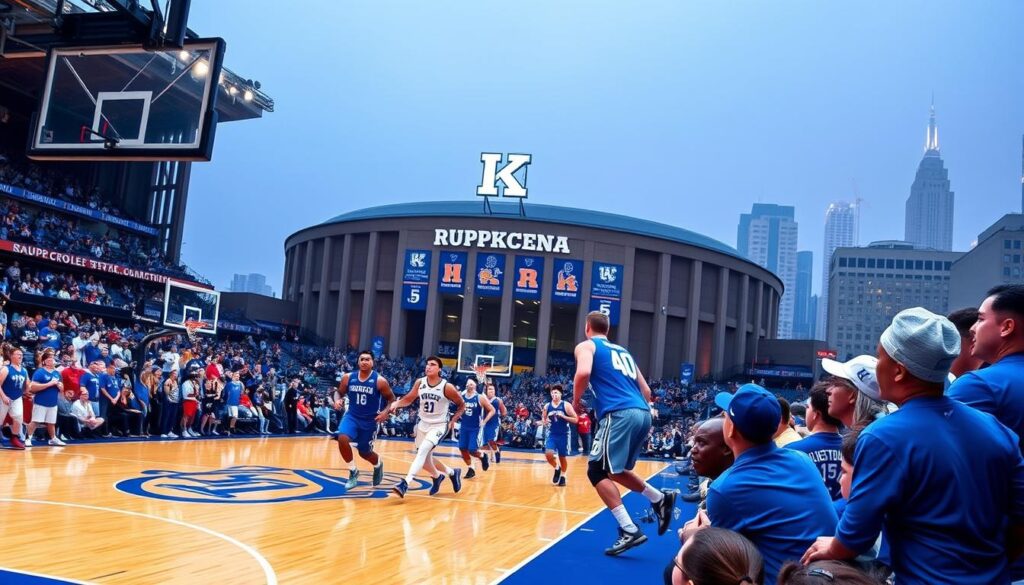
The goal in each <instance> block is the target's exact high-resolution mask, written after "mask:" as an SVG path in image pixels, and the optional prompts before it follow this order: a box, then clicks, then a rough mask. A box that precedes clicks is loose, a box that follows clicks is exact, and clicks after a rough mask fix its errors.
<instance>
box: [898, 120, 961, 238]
mask: <svg viewBox="0 0 1024 585" xmlns="http://www.w3.org/2000/svg"><path fill="white" fill-rule="evenodd" d="M904 239H905V240H906V241H908V242H910V243H913V244H916V245H918V246H922V247H925V248H932V249H935V250H945V251H949V250H952V249H953V192H952V191H951V190H950V189H949V174H948V172H947V171H946V167H945V165H944V164H943V163H942V157H941V156H940V155H939V128H938V126H937V125H936V124H935V104H934V103H932V109H931V119H930V120H929V122H928V130H927V133H926V135H925V141H924V158H922V159H921V164H919V165H918V167H917V175H916V176H915V177H914V184H913V185H911V186H910V197H909V198H908V199H907V208H906V231H905V236H904Z"/></svg>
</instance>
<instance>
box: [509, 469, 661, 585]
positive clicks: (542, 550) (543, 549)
mask: <svg viewBox="0 0 1024 585" xmlns="http://www.w3.org/2000/svg"><path fill="white" fill-rule="evenodd" d="M668 468H669V466H668V465H666V466H665V467H662V468H661V469H659V470H658V471H657V472H655V473H654V474H652V475H649V476H648V477H647V479H646V480H645V481H650V480H651V479H654V478H655V477H657V476H658V475H660V474H661V472H663V471H665V470H666V469H668ZM630 491H632V490H628V489H627V490H626V493H629V492H630ZM620 494H621V492H620ZM607 509H608V508H607V507H605V506H604V504H602V505H601V507H600V508H598V510H597V511H596V512H594V513H593V514H591V515H589V516H587V517H586V518H584V519H583V520H580V522H579V523H577V524H576V525H575V526H573V527H572V528H571V529H569V530H566V531H565V532H564V533H562V535H560V536H559V537H558V538H556V539H554V540H552V541H551V542H549V543H547V544H546V545H544V546H542V547H541V548H540V549H538V550H537V551H536V552H534V553H533V554H532V555H530V556H528V557H526V558H525V559H523V560H522V561H520V562H519V563H517V564H516V566H514V567H512V568H511V569H509V570H508V572H507V573H505V574H504V575H502V576H501V577H499V578H497V579H495V580H494V581H491V584H492V585H497V584H498V583H501V582H502V581H504V580H505V579H508V578H509V577H511V576H512V575H513V574H515V572H516V571H518V570H519V569H521V568H523V567H525V566H526V565H527V564H528V563H529V562H530V561H532V560H534V559H536V558H537V557H539V556H540V555H542V554H544V553H545V552H547V550H548V549H549V548H552V547H553V546H555V545H556V544H558V543H559V542H561V541H562V540H564V539H565V538H566V537H567V536H569V535H570V534H572V533H574V532H576V531H577V530H579V529H580V528H582V527H583V525H584V524H586V523H587V522H590V521H591V520H593V519H594V518H596V517H597V515H598V514H600V513H601V512H604V511H605V510H607Z"/></svg>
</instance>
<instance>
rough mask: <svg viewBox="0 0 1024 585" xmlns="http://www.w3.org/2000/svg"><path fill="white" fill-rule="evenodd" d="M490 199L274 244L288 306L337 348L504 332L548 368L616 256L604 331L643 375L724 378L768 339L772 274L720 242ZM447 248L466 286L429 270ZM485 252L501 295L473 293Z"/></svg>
mask: <svg viewBox="0 0 1024 585" xmlns="http://www.w3.org/2000/svg"><path fill="white" fill-rule="evenodd" d="M491 207H492V213H490V214H488V213H485V211H484V206H483V202H482V201H459V202H423V203H413V204H400V205H387V206H381V207H372V208H367V209H362V210H358V211H354V212H350V213H346V214H343V215H340V216H337V217H335V218H332V219H330V220H328V221H326V222H324V223H321V224H318V225H315V226H311V227H308V228H305V229H302V230H300V231H298V232H296V233H294V234H292V235H291V236H289V237H288V239H287V240H286V241H285V275H284V283H283V287H282V291H283V293H282V297H283V298H284V299H286V300H291V301H295V302H296V303H297V305H298V309H299V321H300V323H301V327H302V328H303V329H304V330H306V331H308V332H310V333H314V334H316V335H318V336H319V337H321V338H323V339H326V340H327V341H331V342H333V343H334V344H335V345H345V344H350V345H352V346H354V347H358V348H368V347H370V345H371V342H372V340H373V339H374V338H376V337H382V338H383V339H384V350H385V351H386V352H387V353H388V354H389V355H429V354H439V355H442V357H450V358H454V357H455V355H453V353H452V352H453V348H457V343H458V339H460V338H471V339H497V340H501V341H513V342H514V343H515V352H514V356H515V358H514V359H515V365H516V367H517V369H518V368H519V367H532V368H534V369H536V371H538V372H546V371H547V370H548V368H549V366H555V367H557V366H568V365H570V364H571V363H572V348H573V347H574V346H575V344H576V343H578V342H579V341H580V340H582V339H583V323H584V319H585V316H586V314H587V312H588V311H589V310H590V304H591V300H592V299H591V293H592V292H593V291H592V289H594V286H595V283H596V282H599V281H601V280H603V278H604V277H605V276H606V275H607V273H606V272H604V270H605V268H603V266H605V265H619V266H621V272H622V274H621V275H616V276H615V277H616V278H618V284H619V285H620V293H621V294H620V295H619V301H618V303H617V312H618V324H617V325H616V326H614V327H613V328H612V332H611V338H612V339H613V340H614V341H617V342H618V343H623V344H625V345H626V346H627V347H629V349H630V351H631V353H632V354H633V356H634V358H635V359H636V361H637V364H638V365H639V367H640V368H641V370H642V371H643V372H644V373H645V375H647V376H648V377H650V378H661V377H669V378H674V377H678V376H679V372H680V365H681V364H683V363H692V364H694V365H695V368H694V369H695V375H696V376H698V377H699V376H703V375H707V374H712V375H716V376H729V375H733V374H736V373H738V372H740V371H741V370H742V369H743V368H744V366H745V365H746V364H748V363H749V361H750V360H751V359H752V358H753V356H755V355H756V349H757V342H758V340H759V339H762V338H775V332H776V328H777V326H778V307H779V299H780V298H781V295H782V292H783V285H782V282H781V281H780V280H779V278H778V277H777V276H775V275H774V274H772V273H771V272H769V271H768V270H766V269H764V268H762V267H760V266H758V265H756V264H754V263H752V262H750V261H749V260H746V259H745V258H742V257H741V256H740V255H739V254H738V253H737V252H736V251H735V250H734V249H733V248H731V247H729V246H726V245H724V244H722V243H721V242H718V241H716V240H713V239H711V238H707V237H705V236H702V235H700V234H696V233H694V232H690V231H687V230H683V229H679V228H675V227H672V226H668V225H665V224H660V223H656V222H650V221H645V220H638V219H635V218H630V217H625V216H620V215H612V214H606V213H600V212H594V211H589V210H582V209H572V208H565V207H555V206H549V205H535V204H526V206H525V212H526V215H525V216H521V215H519V206H518V205H515V204H507V203H492V204H491ZM407 251H410V252H409V254H408V255H407ZM424 251H425V252H429V265H423V266H422V268H421V271H422V272H423V273H425V274H426V276H427V277H429V282H427V283H421V284H419V285H416V286H417V287H418V290H419V293H420V294H416V295H410V294H409V292H410V289H409V288H407V287H406V288H403V283H405V282H407V278H406V277H407V276H408V274H407V270H408V267H407V265H416V263H417V261H420V262H421V263H422V262H425V260H426V259H425V258H424V257H423V256H422V255H421V254H422V252H424ZM457 253H465V254H466V257H465V262H464V263H463V264H461V268H463V269H464V270H463V272H464V273H465V274H463V275H462V276H463V280H464V283H465V284H464V285H463V287H462V290H461V291H456V292H450V291H448V292H442V291H441V290H440V281H441V280H442V279H443V278H450V277H451V274H445V273H444V272H443V271H444V270H445V269H446V268H447V267H446V266H444V265H443V263H444V262H448V261H449V260H448V259H449V258H451V261H452V262H456V260H455V256H456V255H457ZM478 253H482V254H480V255H479V256H478ZM453 254H454V255H453ZM488 256H495V257H496V256H504V267H505V268H504V273H505V277H504V278H503V279H502V280H501V285H500V290H499V291H494V290H492V291H491V293H490V294H492V295H500V296H484V295H482V294H479V293H478V291H477V290H476V284H477V278H478V277H479V271H480V269H481V268H482V267H483V264H484V263H485V262H491V263H492V264H493V262H494V260H493V258H492V259H490V260H486V261H485V258H487V257H488ZM413 257H418V259H414V258H413ZM527 257H532V258H533V260H532V262H537V259H541V258H542V259H543V260H540V262H541V263H542V269H541V270H540V271H535V272H537V274H536V276H537V278H538V282H537V283H534V284H537V286H538V288H539V298H532V299H531V298H521V289H520V285H521V284H524V283H525V284H526V285H529V284H530V282H529V281H517V277H516V275H515V273H516V272H519V271H520V269H522V270H526V269H525V268H523V267H522V266H520V265H519V263H521V262H522V263H525V262H528V261H529V260H527ZM567 260H573V261H581V264H577V266H578V267H582V270H579V268H577V269H576V270H577V276H578V277H580V281H579V286H578V291H577V292H576V294H577V295H578V298H577V299H576V300H577V302H576V303H572V302H564V301H562V300H559V299H556V295H555V291H554V288H555V287H556V286H562V285H563V282H562V281H561V280H560V279H559V278H558V275H560V274H562V272H560V267H563V266H566V261H567ZM529 265H531V266H534V265H536V264H533V263H531V264H529ZM459 267H460V266H459V265H456V270H454V272H455V273H458V272H460V271H459V270H458V268H459ZM567 268H568V267H567ZM595 268H596V269H595ZM561 270H562V271H563V272H564V269H561ZM449 272H452V271H451V270H449ZM611 272H612V273H613V274H614V273H615V272H616V271H615V270H614V269H613V270H612V271H611ZM520 274H522V273H521V272H520ZM520 278H521V276H520ZM605 290H607V289H605ZM597 292H602V291H597ZM485 294H486V293H485ZM602 294H604V293H602ZM594 296H595V299H594V302H598V303H606V301H598V299H604V298H606V297H603V296H598V295H596V294H595V295H594ZM410 297H415V298H416V299H421V300H420V301H419V302H420V303H421V305H420V308H419V309H411V308H403V305H404V302H403V298H410Z"/></svg>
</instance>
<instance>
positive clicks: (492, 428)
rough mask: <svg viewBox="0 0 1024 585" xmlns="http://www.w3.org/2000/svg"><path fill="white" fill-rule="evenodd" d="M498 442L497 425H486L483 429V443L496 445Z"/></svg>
mask: <svg viewBox="0 0 1024 585" xmlns="http://www.w3.org/2000/svg"><path fill="white" fill-rule="evenodd" d="M497 441H498V425H496V424H494V425H487V426H485V427H484V438H483V441H482V442H484V443H492V442H494V443H496V442H497Z"/></svg>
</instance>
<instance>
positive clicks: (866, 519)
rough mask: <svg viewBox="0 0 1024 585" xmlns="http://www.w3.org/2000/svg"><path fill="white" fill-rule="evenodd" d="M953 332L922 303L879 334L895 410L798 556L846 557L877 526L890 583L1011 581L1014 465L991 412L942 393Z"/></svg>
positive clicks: (871, 539)
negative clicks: (826, 531)
mask: <svg viewBox="0 0 1024 585" xmlns="http://www.w3.org/2000/svg"><path fill="white" fill-rule="evenodd" d="M959 352H960V336H959V334H958V333H957V330H956V328H955V327H954V326H953V324H952V323H950V322H949V320H948V319H946V318H945V317H941V316H939V315H935V314H933V313H931V312H929V311H927V310H925V309H922V308H920V307H915V308H913V309H907V310H905V311H902V312H900V313H899V314H897V315H896V317H895V318H894V319H893V322H892V325H890V326H889V328H888V329H886V330H885V331H884V332H883V333H882V336H881V340H880V344H879V348H878V367H877V376H878V381H879V386H880V388H881V395H882V399H884V400H888V401H890V402H893V403H895V404H897V405H898V406H899V407H900V408H899V410H897V411H896V412H895V413H893V414H891V415H889V416H887V417H885V418H882V419H880V420H877V421H875V422H873V423H871V424H870V425H869V426H868V427H866V428H865V429H864V430H863V431H861V434H860V437H859V438H858V440H857V447H856V451H855V453H854V465H853V483H852V485H851V488H850V498H849V501H848V502H847V505H846V510H845V511H844V512H843V517H842V519H841V520H840V521H839V527H838V528H837V530H836V533H835V537H834V538H821V539H819V540H818V541H817V542H815V543H814V545H812V546H811V547H810V548H809V549H808V550H807V553H806V554H805V555H804V557H803V561H804V562H805V563H807V562H811V561H815V560H822V559H850V558H853V557H854V556H856V555H857V554H858V553H860V552H863V551H865V550H866V549H868V548H869V547H871V546H872V545H873V544H874V543H875V541H876V539H877V538H878V534H879V530H880V529H882V528H883V527H884V528H885V534H886V541H887V543H888V545H889V548H890V555H891V566H892V569H893V571H894V573H895V575H896V583H898V584H900V585H904V584H908V583H909V584H918V583H919V584H929V585H936V584H944V583H948V584H950V585H953V584H957V585H965V584H968V585H969V584H977V585H989V584H992V583H1009V582H1010V570H1009V565H1008V562H1007V561H1008V559H1013V558H1015V557H1016V556H1018V555H1019V553H1020V551H1021V550H1022V542H1024V538H1022V537H1024V459H1022V458H1021V454H1020V450H1019V448H1018V446H1017V437H1016V435H1014V434H1013V432H1012V431H1010V430H1009V429H1007V428H1006V427H1005V426H1003V425H1001V424H999V422H998V421H996V420H995V419H994V418H993V417H991V416H990V415H987V414H984V413H981V412H978V411H977V410H975V409H973V408H970V407H967V406H965V405H963V404H962V403H960V402H958V401H956V400H952V399H950V398H949V397H947V396H943V384H944V382H945V380H946V376H947V375H948V374H949V366H950V364H951V363H952V362H953V360H954V359H955V358H956V357H957V355H959Z"/></svg>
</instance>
